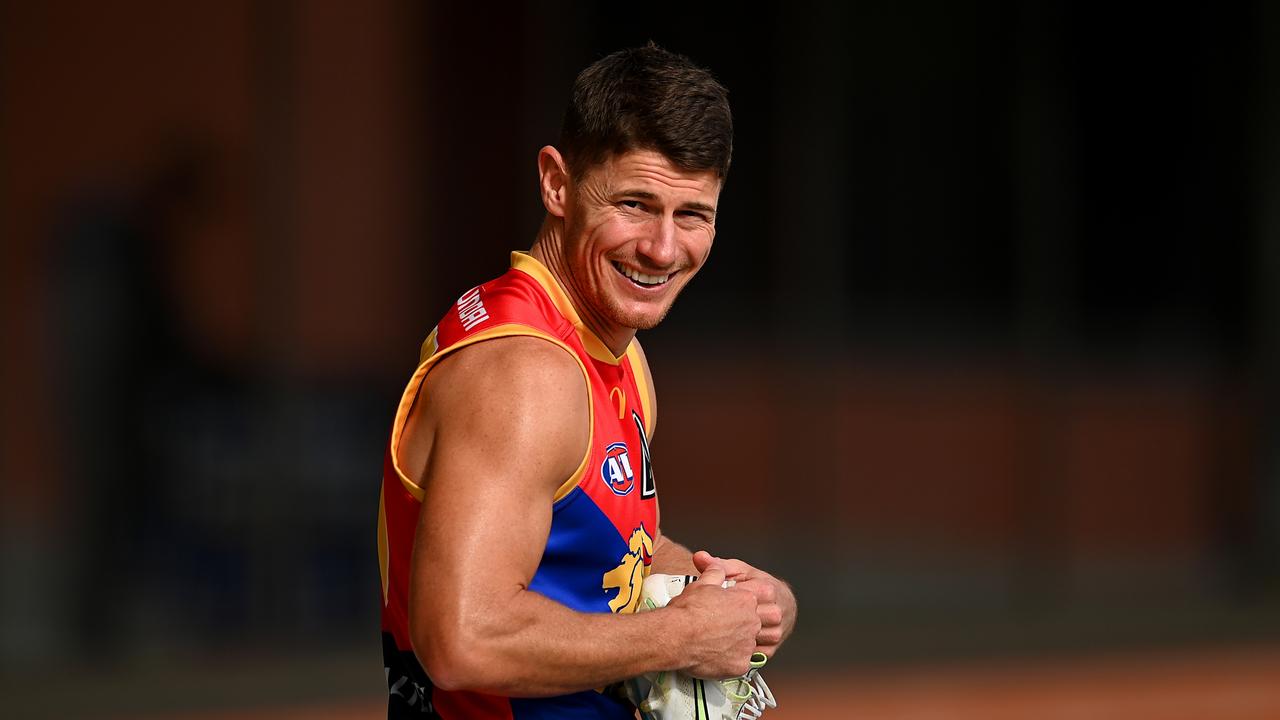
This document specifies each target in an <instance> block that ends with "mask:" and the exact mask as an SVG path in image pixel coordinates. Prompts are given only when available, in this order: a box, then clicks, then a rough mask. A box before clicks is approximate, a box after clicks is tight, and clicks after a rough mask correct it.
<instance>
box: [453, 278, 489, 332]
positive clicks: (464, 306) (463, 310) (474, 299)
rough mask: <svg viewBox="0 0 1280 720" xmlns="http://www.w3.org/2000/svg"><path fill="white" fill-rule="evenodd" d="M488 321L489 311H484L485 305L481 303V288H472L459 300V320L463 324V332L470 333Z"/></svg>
mask: <svg viewBox="0 0 1280 720" xmlns="http://www.w3.org/2000/svg"><path fill="white" fill-rule="evenodd" d="M488 319H489V311H488V310H485V309H484V303H483V302H481V301H480V288H479V287H474V288H471V289H470V290H468V291H467V292H465V293H463V294H462V297H460V298H458V320H459V321H461V322H462V329H463V330H466V331H468V332H469V331H470V330H471V328H473V327H475V326H476V325H479V324H480V323H482V322H484V321H485V320H488Z"/></svg>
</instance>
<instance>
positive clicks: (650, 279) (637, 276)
mask: <svg viewBox="0 0 1280 720" xmlns="http://www.w3.org/2000/svg"><path fill="white" fill-rule="evenodd" d="M613 266H614V267H616V268H617V269H618V272H620V273H622V274H623V275H626V276H627V277H629V278H631V279H632V280H635V281H636V282H638V283H641V284H643V285H661V284H662V283H664V282H666V281H667V279H668V278H670V277H671V274H670V273H668V274H666V275H645V274H644V273H642V272H637V271H635V270H632V269H631V268H629V267H627V266H625V265H623V264H621V263H614V264H613Z"/></svg>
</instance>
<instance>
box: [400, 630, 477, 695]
mask: <svg viewBox="0 0 1280 720" xmlns="http://www.w3.org/2000/svg"><path fill="white" fill-rule="evenodd" d="M466 635H467V633H466V632H465V631H463V630H462V629H460V628H457V627H453V628H449V627H447V626H446V624H445V623H431V622H427V621H418V622H414V621H412V620H411V621H410V622H409V637H410V641H411V642H412V643H413V652H414V654H415V655H416V656H417V657H418V662H419V663H421V665H422V669H423V670H425V671H426V673H427V677H429V678H431V684H432V685H434V686H435V687H437V688H440V689H441V690H444V691H446V692H451V691H454V690H485V689H487V686H488V684H489V678H488V677H487V676H486V673H485V671H486V668H487V667H488V666H489V665H490V663H488V662H487V661H486V660H485V659H484V657H483V648H482V646H481V644H480V643H478V642H476V641H475V640H474V639H473V638H468V637H466Z"/></svg>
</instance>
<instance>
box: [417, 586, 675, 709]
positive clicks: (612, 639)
mask: <svg viewBox="0 0 1280 720" xmlns="http://www.w3.org/2000/svg"><path fill="white" fill-rule="evenodd" d="M679 612H680V611H676V610H674V609H670V610H667V609H664V610H661V611H655V612H650V613H641V614H631V615H614V614H609V613H582V612H577V611H575V610H572V609H570V608H567V607H565V606H563V605H561V604H559V603H557V602H555V601H553V600H550V599H548V598H546V597H544V596H542V595H540V594H539V593H537V592H534V591H531V590H521V591H519V592H518V593H517V594H516V596H515V597H513V598H511V599H510V600H509V601H508V602H507V603H504V605H503V606H502V607H500V608H493V609H490V610H487V611H482V612H481V613H480V614H482V615H483V616H484V617H483V618H473V619H472V620H471V621H470V622H467V623H465V626H466V627H468V628H470V631H469V632H465V633H461V634H459V635H455V636H454V637H453V638H451V642H439V640H440V639H441V636H442V635H446V636H447V635H449V633H422V634H421V635H420V637H422V638H423V640H424V643H423V645H424V646H422V647H415V649H416V650H417V652H418V656H419V659H420V660H421V661H422V663H423V666H424V667H425V668H426V670H427V673H428V675H430V676H431V678H432V680H433V681H435V682H436V684H437V685H439V686H440V687H442V688H444V689H467V690H478V691H481V692H487V693H493V694H498V695H506V696H511V697H545V696H550V695H562V694H566V693H571V692H578V691H581V690H588V689H592V688H599V687H603V686H605V685H608V684H611V683H613V682H617V681H619V680H623V679H625V678H628V677H634V676H636V675H640V674H642V673H645V672H652V671H655V670H664V669H672V668H679V667H681V666H682V665H683V664H684V663H683V660H684V658H683V657H682V655H683V653H682V651H681V647H680V646H681V641H680V640H679V639H680V638H681V637H683V636H684V634H685V631H683V630H681V628H680V622H681V617H682V616H681V615H679V614H678V613H679Z"/></svg>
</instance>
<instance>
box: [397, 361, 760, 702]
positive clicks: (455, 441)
mask: <svg viewBox="0 0 1280 720" xmlns="http://www.w3.org/2000/svg"><path fill="white" fill-rule="evenodd" d="M423 392H424V397H423V398H420V400H419V402H418V406H416V407H415V408H414V410H413V414H414V415H417V417H416V418H412V420H413V422H409V423H406V428H405V436H404V437H402V441H401V446H402V448H404V451H403V453H402V455H403V456H404V462H403V463H402V467H404V468H405V470H406V472H409V473H412V472H414V471H415V470H417V471H418V472H420V473H421V474H422V477H421V478H415V479H416V480H419V485H420V486H421V487H423V489H424V498H423V503H422V511H421V515H420V518H419V522H418V530H417V536H416V541H415V546H414V552H413V558H412V562H411V567H412V584H411V588H410V598H409V613H410V617H409V623H410V634H411V637H412V639H413V645H414V649H415V651H416V653H417V655H418V657H419V659H420V660H421V661H422V664H423V666H424V668H426V670H427V672H428V674H429V675H430V676H431V678H432V680H433V681H434V682H435V683H436V684H438V685H439V686H440V687H442V688H444V689H470V690H479V691H485V692H492V693H499V694H504V695H513V696H538V695H553V694H561V693H566V692H574V691H579V690H585V689H590V688H594V687H600V686H602V685H605V684H608V683H610V682H613V681H616V680H620V679H623V678H626V677H631V676H634V675H638V674H640V673H643V672H649V671H655V670H664V669H684V670H686V671H688V672H691V673H694V674H698V675H719V676H729V675H732V674H735V673H737V672H743V671H745V669H746V661H747V658H748V657H749V655H750V653H751V651H752V650H753V649H754V644H755V636H756V634H757V633H758V631H759V622H760V621H759V618H758V617H757V615H756V610H755V606H756V601H755V597H754V596H753V595H751V593H750V592H747V591H737V592H735V591H732V590H729V591H726V590H722V589H720V588H713V587H709V585H710V583H709V584H708V587H703V588H700V589H699V590H700V592H696V593H684V594H682V595H681V596H680V597H678V598H677V600H679V601H680V602H673V603H672V604H671V605H670V606H669V607H668V608H666V609H664V610H662V611H658V612H653V613H644V614H640V615H627V616H618V615H609V614H592V613H580V612H576V611H574V610H571V609H569V608H567V607H565V606H563V605H560V604H559V603H556V602H554V601H552V600H550V599H548V598H546V597H544V596H542V595H540V594H538V593H537V592H534V591H531V590H529V583H530V581H531V580H532V578H533V574H534V572H535V571H536V569H537V567H538V563H539V561H540V559H541V556H542V552H543V547H544V545H545V543H546V539H547V537H548V533H549V532H550V527H551V518H552V515H551V508H552V498H553V495H554V493H555V491H556V489H557V488H558V487H559V486H560V484H561V483H563V482H564V481H565V480H566V479H567V478H568V477H569V476H570V475H571V474H572V473H573V472H574V470H575V469H576V468H577V467H578V465H579V463H580V462H581V460H582V457H583V455H584V454H585V452H586V449H587V434H588V427H589V425H588V423H589V419H588V416H587V413H588V404H587V403H588V400H587V394H586V393H587V388H586V386H585V383H584V381H583V377H582V374H581V371H580V370H579V368H578V366H577V364H576V362H575V361H574V360H573V358H572V357H571V356H570V355H568V354H567V353H566V352H564V351H563V350H562V349H560V348H558V347H556V346H554V345H552V344H550V343H548V342H545V341H543V340H539V339H534V338H523V337H520V338H504V339H501V340H492V341H488V342H484V343H479V344H477V345H474V346H471V347H468V348H465V349H463V350H460V351H458V352H457V353H456V354H455V355H454V356H451V357H449V358H447V359H445V360H444V361H442V362H441V364H440V365H439V366H438V367H436V368H435V369H433V370H432V372H431V374H430V375H429V376H428V378H427V382H426V383H425V389H424V391H423ZM415 461H416V462H415ZM720 572H723V570H722V569H719V568H709V573H720ZM713 591H714V592H713ZM686 598H687V599H686Z"/></svg>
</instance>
